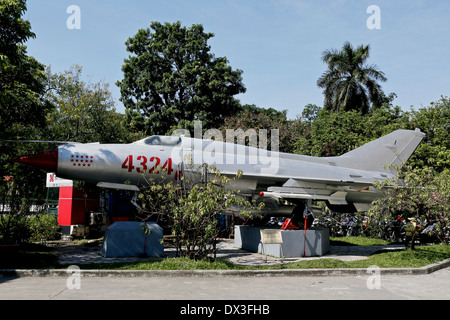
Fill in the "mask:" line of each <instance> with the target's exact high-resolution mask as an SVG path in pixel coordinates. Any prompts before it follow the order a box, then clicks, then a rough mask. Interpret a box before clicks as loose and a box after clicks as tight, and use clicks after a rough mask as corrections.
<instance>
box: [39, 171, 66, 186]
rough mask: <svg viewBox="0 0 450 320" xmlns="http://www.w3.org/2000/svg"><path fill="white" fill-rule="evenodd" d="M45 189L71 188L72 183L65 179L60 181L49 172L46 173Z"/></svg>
mask: <svg viewBox="0 0 450 320" xmlns="http://www.w3.org/2000/svg"><path fill="white" fill-rule="evenodd" d="M46 185H47V188H58V187H72V186H73V181H72V180H67V179H61V178H58V177H57V176H56V174H54V173H52V172H49V173H47V183H46Z"/></svg>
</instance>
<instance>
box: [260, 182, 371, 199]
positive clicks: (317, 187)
mask: <svg viewBox="0 0 450 320" xmlns="http://www.w3.org/2000/svg"><path fill="white" fill-rule="evenodd" d="M378 193H379V191H378V190H377V189H376V188H374V187H373V186H372V184H371V183H368V182H359V181H343V180H327V179H311V178H307V179H293V178H290V179H289V180H288V181H286V183H284V184H283V186H281V187H275V186H273V187H269V188H267V191H263V192H261V193H260V195H261V196H264V197H271V198H275V199H287V200H289V199H304V200H323V201H328V202H329V203H330V204H333V205H346V204H348V200H349V196H350V197H351V198H352V199H358V198H360V200H361V201H362V202H365V199H366V198H367V199H370V200H368V201H372V200H373V196H374V194H378ZM355 195H357V196H355Z"/></svg>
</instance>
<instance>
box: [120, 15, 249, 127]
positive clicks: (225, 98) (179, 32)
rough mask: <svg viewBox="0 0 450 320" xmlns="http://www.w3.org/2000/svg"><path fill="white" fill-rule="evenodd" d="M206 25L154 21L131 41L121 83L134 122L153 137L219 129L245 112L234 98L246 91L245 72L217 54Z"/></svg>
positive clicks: (126, 104) (133, 123) (129, 113)
mask: <svg viewBox="0 0 450 320" xmlns="http://www.w3.org/2000/svg"><path fill="white" fill-rule="evenodd" d="M212 37H213V34H212V33H205V32H204V30H203V26H202V25H200V24H194V25H192V26H191V27H190V28H186V27H182V26H181V23H180V22H176V23H172V24H170V23H165V24H161V23H159V22H152V23H151V24H150V28H147V29H140V30H139V31H138V32H137V34H136V35H135V36H134V37H131V38H129V39H128V40H127V41H126V46H127V50H128V52H130V53H131V54H132V56H129V57H128V59H126V60H125V64H124V65H123V67H122V71H123V72H124V79H123V80H122V81H119V82H117V85H118V86H119V87H120V92H121V96H122V97H121V101H122V102H123V104H124V106H125V108H126V114H127V118H128V121H129V122H130V123H131V124H132V125H134V126H135V128H136V129H138V130H141V131H143V132H145V133H147V134H166V133H168V132H170V131H171V130H173V129H174V128H186V129H190V128H191V127H192V122H193V121H194V120H201V121H202V122H203V125H204V126H205V127H211V128H212V127H218V126H219V125H220V124H222V123H223V120H224V119H225V117H227V116H230V115H233V114H235V113H236V112H237V111H238V110H239V102H238V100H236V99H235V98H234V97H233V96H234V95H236V94H239V93H243V92H245V88H244V86H243V84H242V77H241V74H242V71H241V70H233V69H232V68H231V67H230V66H229V65H228V64H227V62H228V61H227V59H226V58H225V57H219V58H216V57H215V56H214V54H213V53H211V48H210V46H209V45H208V43H207V42H208V40H209V39H210V38H212Z"/></svg>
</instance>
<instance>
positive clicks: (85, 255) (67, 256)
mask: <svg viewBox="0 0 450 320" xmlns="http://www.w3.org/2000/svg"><path fill="white" fill-rule="evenodd" d="M217 247H218V251H217V257H218V258H221V259H225V260H228V261H230V262H233V263H235V264H239V265H244V266H260V265H271V264H280V263H287V262H295V261H304V260H313V259H323V258H330V259H338V260H344V261H354V260H360V259H367V258H368V257H369V256H371V255H373V254H374V253H376V252H379V251H383V250H396V249H402V248H404V246H402V245H398V246H394V245H389V246H330V251H329V252H328V253H327V254H326V255H324V256H321V257H295V258H276V257H271V256H266V255H262V254H259V253H253V252H249V251H244V250H241V249H239V248H236V247H235V246H234V241H233V240H222V241H220V242H219V243H218V245H217ZM164 254H165V256H166V257H174V256H175V250H174V249H173V248H171V247H166V248H165V249H164ZM56 255H57V256H58V259H59V262H60V263H61V264H65V265H77V264H86V263H110V262H131V261H139V260H140V261H143V260H151V259H154V258H135V257H130V258H105V257H103V256H102V255H101V254H100V249H99V247H98V245H95V244H92V245H91V246H85V245H77V244H73V243H71V242H67V243H59V244H58V246H56Z"/></svg>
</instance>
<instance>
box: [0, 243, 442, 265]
mask: <svg viewBox="0 0 450 320" xmlns="http://www.w3.org/2000/svg"><path fill="white" fill-rule="evenodd" d="M330 240H331V241H330V243H331V245H386V244H388V242H386V241H384V240H379V239H371V238H362V237H345V238H332V239H330ZM449 258H450V246H449V245H429V246H416V250H396V251H392V252H382V253H378V254H374V255H372V256H371V257H369V258H368V259H364V260H357V261H341V260H337V259H329V258H322V259H315V260H305V261H299V262H292V263H285V264H279V265H270V266H261V267H245V266H240V265H236V264H233V263H231V262H228V261H225V260H221V259H216V261H207V260H201V261H194V260H190V259H188V258H167V259H152V260H147V261H138V262H123V263H102V264H81V265H79V267H80V268H82V269H110V270H249V269H315V268H368V267H369V266H372V265H376V266H378V267H380V268H419V267H423V266H426V265H429V264H432V263H436V262H439V261H442V260H445V259H449ZM65 267H67V266H65V265H60V264H59V263H58V260H57V258H56V256H55V255H54V253H53V252H52V249H50V248H48V247H46V246H43V245H34V244H28V245H24V246H21V248H20V249H19V250H18V251H16V252H8V253H5V252H0V269H33V268H36V269H44V268H49V269H55V268H65Z"/></svg>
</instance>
